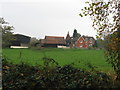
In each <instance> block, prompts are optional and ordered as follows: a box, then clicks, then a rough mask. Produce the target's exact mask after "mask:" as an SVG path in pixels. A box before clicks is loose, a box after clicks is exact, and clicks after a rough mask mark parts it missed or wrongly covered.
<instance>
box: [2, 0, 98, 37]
mask: <svg viewBox="0 0 120 90" xmlns="http://www.w3.org/2000/svg"><path fill="white" fill-rule="evenodd" d="M85 1H87V0H3V1H1V2H0V16H2V17H4V19H5V20H6V21H8V22H9V23H10V24H11V25H13V26H14V27H15V29H14V30H13V32H14V33H20V34H24V35H28V36H31V37H36V38H38V39H40V38H44V36H45V35H49V36H64V37H65V36H66V34H67V33H68V31H69V33H70V35H71V36H72V34H73V31H74V29H77V31H78V33H80V34H81V35H88V36H94V37H95V35H96V31H95V30H94V29H93V28H92V26H91V25H92V21H91V20H90V18H89V17H83V18H81V17H80V16H79V13H80V12H81V9H82V8H83V7H84V6H85Z"/></svg>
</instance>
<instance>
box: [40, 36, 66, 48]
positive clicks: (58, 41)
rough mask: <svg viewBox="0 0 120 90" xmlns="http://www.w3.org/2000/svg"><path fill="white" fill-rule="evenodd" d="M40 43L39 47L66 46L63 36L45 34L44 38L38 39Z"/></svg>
mask: <svg viewBox="0 0 120 90" xmlns="http://www.w3.org/2000/svg"><path fill="white" fill-rule="evenodd" d="M40 45H41V47H54V48H57V47H58V46H66V41H65V39H64V37H58V36H45V38H44V39H40Z"/></svg>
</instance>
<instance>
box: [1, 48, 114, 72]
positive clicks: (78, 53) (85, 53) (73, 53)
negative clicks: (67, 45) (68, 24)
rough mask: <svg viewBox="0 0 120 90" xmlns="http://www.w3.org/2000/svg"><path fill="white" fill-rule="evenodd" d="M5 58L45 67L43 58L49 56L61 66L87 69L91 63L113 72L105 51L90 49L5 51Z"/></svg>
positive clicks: (13, 61)
mask: <svg viewBox="0 0 120 90" xmlns="http://www.w3.org/2000/svg"><path fill="white" fill-rule="evenodd" d="M2 53H3V56H4V57H6V58H7V59H8V61H9V62H12V63H15V64H19V63H20V62H21V61H23V62H25V63H27V64H30V65H43V60H42V58H43V57H44V56H47V57H49V58H53V59H54V60H55V61H57V62H58V63H59V65H66V64H71V63H74V65H75V67H80V68H86V69H87V65H86V64H87V63H91V64H92V65H93V66H96V67H97V69H98V70H101V71H106V72H107V71H113V70H112V67H111V65H109V64H107V62H106V61H105V57H104V51H103V50H88V49H52V48H51V49H41V50H32V49H3V50H2Z"/></svg>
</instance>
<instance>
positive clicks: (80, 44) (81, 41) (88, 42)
mask: <svg viewBox="0 0 120 90" xmlns="http://www.w3.org/2000/svg"><path fill="white" fill-rule="evenodd" d="M94 42H95V39H94V38H93V37H89V36H81V37H79V38H78V39H77V41H76V42H75V47H77V48H88V47H91V46H93V44H94Z"/></svg>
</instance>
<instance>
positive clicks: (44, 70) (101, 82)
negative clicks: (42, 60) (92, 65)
mask: <svg viewBox="0 0 120 90" xmlns="http://www.w3.org/2000/svg"><path fill="white" fill-rule="evenodd" d="M112 87H113V84H112V80H111V78H110V76H108V75H107V74H106V73H103V72H97V71H96V72H88V71H85V70H82V69H78V68H75V67H73V66H72V65H65V66H58V65H57V66H54V67H51V66H48V65H46V66H29V65H27V64H24V63H21V64H19V65H18V64H16V65H15V64H11V63H8V62H7V61H6V60H3V90H18V89H19V90H20V89H21V90H40V89H41V88H46V89H55V88H56V89H61V88H68V89H72V88H112Z"/></svg>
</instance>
